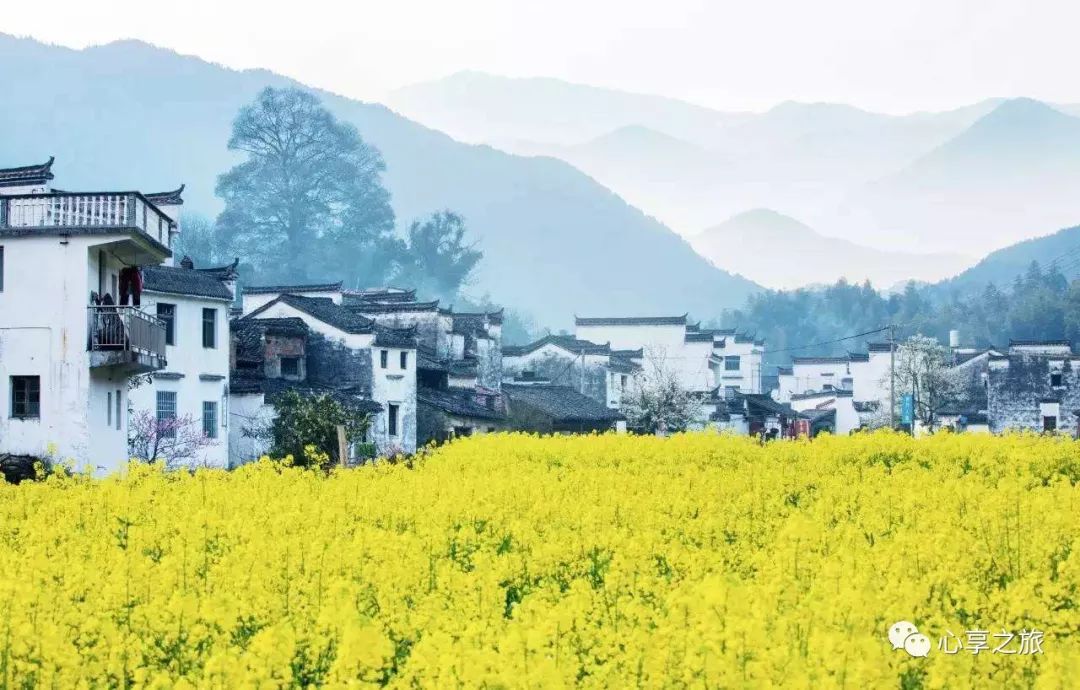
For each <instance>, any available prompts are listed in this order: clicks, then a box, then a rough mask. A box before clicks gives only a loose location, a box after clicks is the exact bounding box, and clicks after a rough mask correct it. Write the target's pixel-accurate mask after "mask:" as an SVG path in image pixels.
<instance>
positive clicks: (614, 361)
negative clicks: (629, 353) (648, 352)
mask: <svg viewBox="0 0 1080 690" xmlns="http://www.w3.org/2000/svg"><path fill="white" fill-rule="evenodd" d="M607 368H608V369H610V370H611V371H614V372H618V373H620V374H633V373H636V372H639V371H641V365H640V364H637V363H636V362H634V361H633V360H630V359H626V358H624V357H610V358H608V367H607Z"/></svg>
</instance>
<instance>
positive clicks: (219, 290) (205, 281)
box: [142, 266, 233, 300]
mask: <svg viewBox="0 0 1080 690" xmlns="http://www.w3.org/2000/svg"><path fill="white" fill-rule="evenodd" d="M142 274H143V289H145V290H148V291H150V292H163V293H168V294H170V295H187V296H190V297H208V298H211V299H226V300H231V299H232V298H233V294H232V292H231V291H230V290H229V288H228V287H226V286H225V283H223V282H222V278H221V277H219V276H220V275H222V274H220V273H217V272H215V271H212V270H204V271H201V270H196V269H192V268H183V267H181V266H143V268H142Z"/></svg>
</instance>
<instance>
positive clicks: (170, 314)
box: [157, 302, 176, 345]
mask: <svg viewBox="0 0 1080 690" xmlns="http://www.w3.org/2000/svg"><path fill="white" fill-rule="evenodd" d="M157 317H158V319H160V320H161V321H162V322H163V323H164V324H165V344H166V345H175V344H176V305H175V304H167V303H165V302H158V303H157Z"/></svg>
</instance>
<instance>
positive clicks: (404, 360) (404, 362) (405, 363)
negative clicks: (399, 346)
mask: <svg viewBox="0 0 1080 690" xmlns="http://www.w3.org/2000/svg"><path fill="white" fill-rule="evenodd" d="M401 368H402V369H408V368H409V353H408V352H406V351H405V350H402V351H401Z"/></svg>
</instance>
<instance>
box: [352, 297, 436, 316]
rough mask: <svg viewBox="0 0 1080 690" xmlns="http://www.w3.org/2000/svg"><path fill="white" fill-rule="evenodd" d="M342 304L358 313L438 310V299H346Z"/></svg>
mask: <svg viewBox="0 0 1080 690" xmlns="http://www.w3.org/2000/svg"><path fill="white" fill-rule="evenodd" d="M344 305H345V308H346V309H351V310H352V311H355V312H357V313H359V314H365V313H366V314H393V313H399V312H422V311H438V310H439V300H432V301H430V302H405V301H402V302H397V301H393V302H368V301H367V300H361V301H358V302H349V301H347V300H346V301H344Z"/></svg>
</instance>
